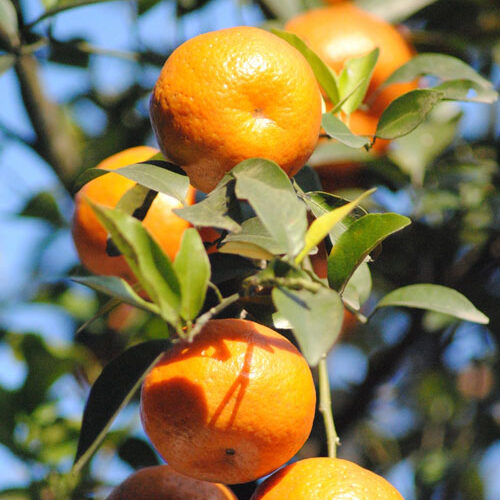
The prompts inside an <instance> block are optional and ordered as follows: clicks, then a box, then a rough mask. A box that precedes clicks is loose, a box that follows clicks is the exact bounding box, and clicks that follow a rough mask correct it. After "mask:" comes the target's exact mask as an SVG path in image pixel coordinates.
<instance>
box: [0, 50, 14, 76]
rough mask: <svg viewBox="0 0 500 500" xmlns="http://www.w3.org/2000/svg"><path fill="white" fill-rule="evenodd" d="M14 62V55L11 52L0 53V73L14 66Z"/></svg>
mask: <svg viewBox="0 0 500 500" xmlns="http://www.w3.org/2000/svg"><path fill="white" fill-rule="evenodd" d="M15 62H16V57H15V56H13V55H12V54H1V55H0V75H2V73H5V72H6V71H7V70H8V69H10V68H11V67H12V66H14V64H15Z"/></svg>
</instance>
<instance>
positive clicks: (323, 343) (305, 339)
mask: <svg viewBox="0 0 500 500" xmlns="http://www.w3.org/2000/svg"><path fill="white" fill-rule="evenodd" d="M272 297H273V302H274V305H275V306H276V308H277V309H278V312H279V313H280V314H281V316H282V317H283V318H286V319H287V320H288V321H289V322H290V324H291V325H292V328H293V333H294V335H295V338H296V339H297V342H298V343H299V346H300V350H301V351H302V354H303V355H304V357H305V358H306V360H307V362H308V363H309V364H310V365H311V366H316V365H317V364H318V363H319V361H320V359H321V357H322V356H323V355H324V354H326V353H327V352H328V351H329V350H330V349H331V347H332V346H333V344H334V343H335V340H337V338H338V335H339V333H340V330H341V328H342V321H343V318H344V306H343V304H342V300H341V299H340V296H339V295H338V294H337V293H336V292H335V291H334V290H330V289H328V288H321V289H320V290H319V291H317V292H311V291H308V290H292V289H290V288H285V287H283V288H281V287H280V288H274V289H273V291H272Z"/></svg>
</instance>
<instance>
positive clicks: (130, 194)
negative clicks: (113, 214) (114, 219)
mask: <svg viewBox="0 0 500 500" xmlns="http://www.w3.org/2000/svg"><path fill="white" fill-rule="evenodd" d="M156 195H157V193H156V191H153V190H151V189H149V188H147V187H144V186H141V185H140V184H135V185H134V186H132V187H131V188H130V189H128V190H127V191H126V192H125V194H124V195H123V196H122V197H121V198H120V199H119V200H118V203H117V204H116V207H115V208H116V209H118V210H121V211H122V212H124V213H126V214H128V215H131V216H132V217H135V218H136V219H138V220H144V218H145V217H146V215H147V212H148V210H149V208H150V207H151V204H152V203H153V201H154V199H155V197H156Z"/></svg>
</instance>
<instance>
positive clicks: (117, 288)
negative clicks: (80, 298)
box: [71, 276, 158, 314]
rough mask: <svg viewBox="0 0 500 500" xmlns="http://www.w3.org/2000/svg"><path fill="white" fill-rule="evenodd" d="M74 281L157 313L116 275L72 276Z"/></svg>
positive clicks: (151, 305)
mask: <svg viewBox="0 0 500 500" xmlns="http://www.w3.org/2000/svg"><path fill="white" fill-rule="evenodd" d="M71 279H72V280H73V281H75V282H76V283H80V284H81V285H85V286H88V287H89V288H92V289H93V290H96V291H98V292H102V293H105V294H106V295H109V296H111V297H115V298H117V299H120V300H121V301H123V302H126V303H127V304H130V305H132V306H135V307H139V308H141V309H144V310H145V311H149V312H153V313H156V314H158V308H157V307H156V306H155V305H154V304H152V303H151V302H147V301H146V300H144V299H142V298H141V297H140V296H139V295H137V293H136V292H135V291H134V289H133V288H132V287H131V286H130V285H129V284H128V283H127V282H126V281H125V280H123V279H121V278H117V277H116V276H72V277H71Z"/></svg>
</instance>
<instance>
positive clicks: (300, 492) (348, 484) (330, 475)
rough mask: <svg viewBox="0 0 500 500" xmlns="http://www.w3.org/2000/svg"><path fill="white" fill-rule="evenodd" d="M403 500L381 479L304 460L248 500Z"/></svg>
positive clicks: (351, 466) (333, 462)
mask: <svg viewBox="0 0 500 500" xmlns="http://www.w3.org/2000/svg"><path fill="white" fill-rule="evenodd" d="M286 498H293V499H294V500H318V499H328V500H336V499H338V500H341V499H346V500H347V499H349V500H404V499H403V497H402V496H401V494H400V493H399V492H398V491H397V490H396V488H394V487H393V486H392V485H391V484H390V483H389V482H388V481H386V480H385V479H384V478H383V477H381V476H378V475H377V474H374V473H373V472H371V471H369V470H367V469H364V468H363V467H360V466H359V465H356V464H355V463H353V462H349V461H347V460H342V459H340V458H326V457H317V458H307V459H305V460H301V461H299V462H295V463H293V464H291V465H288V466H287V467H284V468H283V469H281V470H279V471H278V472H276V473H275V474H273V475H272V476H271V477H270V478H268V479H267V480H266V481H264V482H263V483H262V484H261V485H260V486H259V487H258V488H257V489H256V490H255V492H254V494H253V495H252V498H251V500H283V499H286Z"/></svg>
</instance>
